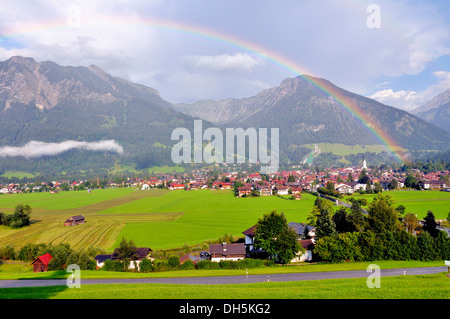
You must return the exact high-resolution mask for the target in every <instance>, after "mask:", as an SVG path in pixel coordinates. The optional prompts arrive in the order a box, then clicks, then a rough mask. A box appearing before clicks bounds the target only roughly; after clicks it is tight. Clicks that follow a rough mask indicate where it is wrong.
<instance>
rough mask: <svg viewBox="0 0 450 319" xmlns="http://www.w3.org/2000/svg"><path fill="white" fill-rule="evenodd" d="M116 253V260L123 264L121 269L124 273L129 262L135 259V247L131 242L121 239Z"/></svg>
mask: <svg viewBox="0 0 450 319" xmlns="http://www.w3.org/2000/svg"><path fill="white" fill-rule="evenodd" d="M118 252H119V256H118V258H119V259H120V260H121V261H122V262H123V269H124V271H125V270H126V267H127V265H128V264H129V262H130V261H132V260H134V259H135V257H136V246H135V245H134V242H133V240H130V241H127V240H126V239H125V238H123V237H122V241H121V242H120V244H119V249H118Z"/></svg>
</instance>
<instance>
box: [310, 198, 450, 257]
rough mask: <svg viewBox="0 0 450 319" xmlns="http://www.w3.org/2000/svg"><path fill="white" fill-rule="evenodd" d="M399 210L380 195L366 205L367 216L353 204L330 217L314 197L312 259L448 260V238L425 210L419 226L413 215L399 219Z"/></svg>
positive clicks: (326, 209) (329, 211)
mask: <svg viewBox="0 0 450 319" xmlns="http://www.w3.org/2000/svg"><path fill="white" fill-rule="evenodd" d="M401 211H402V210H401V209H399V207H397V208H394V207H393V202H392V201H391V199H390V197H389V195H384V194H378V195H377V196H376V197H375V199H374V200H373V201H372V202H371V203H370V204H369V205H368V211H367V215H365V214H362V212H361V207H360V205H359V204H358V203H357V202H355V203H354V205H353V206H352V208H350V209H347V208H344V207H342V208H340V209H339V210H338V211H337V212H336V213H334V214H332V213H331V208H330V206H329V205H328V204H327V203H326V202H325V201H324V200H321V199H320V198H318V200H317V201H316V203H315V206H314V209H313V213H312V216H310V221H312V222H314V223H315V226H316V245H315V248H314V253H315V254H316V257H317V258H318V259H319V260H321V261H325V262H342V261H373V260H421V261H429V260H448V259H450V237H448V236H447V234H446V232H444V231H441V230H439V229H437V224H436V221H435V218H434V214H433V212H431V211H428V213H427V215H426V216H425V218H424V221H425V223H424V225H423V226H422V225H421V224H420V223H419V221H418V219H417V216H416V215H415V214H412V213H407V214H405V215H404V216H403V214H401V213H400V212H401Z"/></svg>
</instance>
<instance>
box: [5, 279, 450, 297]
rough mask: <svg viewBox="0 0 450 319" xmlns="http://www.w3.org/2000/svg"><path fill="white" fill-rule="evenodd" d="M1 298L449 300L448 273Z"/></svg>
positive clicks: (13, 291)
mask: <svg viewBox="0 0 450 319" xmlns="http://www.w3.org/2000/svg"><path fill="white" fill-rule="evenodd" d="M0 298H1V299H242V298H245V299H316V298H319V299H448V298H450V278H449V277H448V276H446V274H436V275H426V276H398V277H386V278H382V279H381V285H380V288H372V289H370V288H368V287H367V279H366V278H356V279H329V280H317V281H299V282H264V283H254V284H234V285H172V284H120V285H116V284H109V285H108V286H107V287H105V285H84V286H82V287H81V288H80V289H76V288H74V289H69V288H67V287H65V286H57V287H40V288H6V289H1V290H0Z"/></svg>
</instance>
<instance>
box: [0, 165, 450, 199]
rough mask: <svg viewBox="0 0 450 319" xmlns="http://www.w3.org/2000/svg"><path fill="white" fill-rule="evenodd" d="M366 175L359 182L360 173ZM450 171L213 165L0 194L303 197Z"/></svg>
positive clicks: (441, 181) (396, 185) (431, 184)
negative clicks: (103, 191) (122, 191)
mask: <svg viewBox="0 0 450 319" xmlns="http://www.w3.org/2000/svg"><path fill="white" fill-rule="evenodd" d="M362 173H363V175H364V176H365V177H364V179H363V180H361V174H362ZM449 174H450V173H449V171H448V170H442V171H436V172H428V173H424V172H422V171H420V170H418V169H412V170H411V171H410V172H396V171H394V170H392V169H385V170H381V169H371V168H368V166H367V164H366V161H364V162H363V164H362V166H361V167H344V168H333V169H322V170H320V171H317V170H315V169H314V168H313V167H312V168H307V169H299V170H284V171H281V172H277V173H273V174H260V173H258V172H253V173H247V172H245V171H242V172H239V171H230V172H220V173H217V172H216V173H214V171H213V170H211V169H199V170H194V171H192V173H190V174H186V173H172V174H169V173H161V174H155V176H152V177H149V178H141V177H137V176H136V177H133V178H126V179H125V178H124V179H122V180H121V181H116V180H113V179H109V180H107V181H105V182H104V183H101V182H100V181H99V179H98V178H96V179H93V180H77V181H73V180H72V181H71V180H60V181H56V180H53V181H49V182H28V183H8V184H0V194H15V193H23V192H42V191H48V192H50V193H57V192H59V191H69V190H87V191H90V190H91V189H94V188H99V187H102V188H116V187H135V188H139V189H140V190H148V189H152V188H167V189H170V190H196V189H212V190H218V189H234V188H236V189H237V192H236V193H235V195H236V196H239V197H244V196H272V195H289V194H291V195H292V196H293V197H295V198H296V199H300V198H301V195H300V193H301V192H302V191H308V192H317V190H318V189H319V188H321V187H326V186H327V183H329V182H331V183H332V185H333V187H334V189H335V191H336V192H338V193H340V194H352V193H355V192H358V191H366V189H367V182H368V181H369V183H370V188H371V189H375V186H376V185H377V184H379V186H381V189H382V190H388V189H390V190H396V189H402V188H415V189H422V190H443V191H449V190H450V181H449V177H450V176H449ZM408 176H409V177H410V178H413V179H414V185H413V186H412V185H411V183H408V181H407V179H408Z"/></svg>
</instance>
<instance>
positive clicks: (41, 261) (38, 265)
mask: <svg viewBox="0 0 450 319" xmlns="http://www.w3.org/2000/svg"><path fill="white" fill-rule="evenodd" d="M52 258H53V257H52V256H51V255H50V254H45V255H42V256H39V257H38V258H36V259H35V260H34V261H33V262H32V263H31V265H33V272H45V271H47V270H48V263H49V262H50V260H51V259H52Z"/></svg>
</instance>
